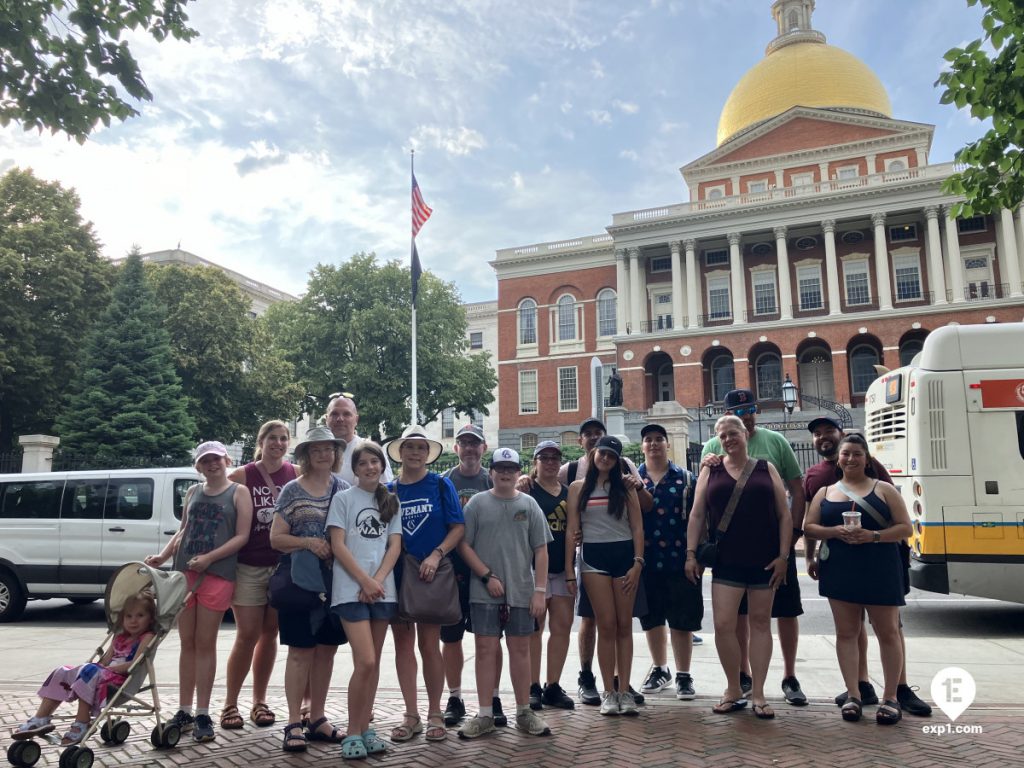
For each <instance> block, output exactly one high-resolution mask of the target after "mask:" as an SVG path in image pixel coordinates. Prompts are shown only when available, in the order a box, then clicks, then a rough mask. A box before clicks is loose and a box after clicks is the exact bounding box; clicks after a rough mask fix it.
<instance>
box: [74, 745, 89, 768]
mask: <svg viewBox="0 0 1024 768" xmlns="http://www.w3.org/2000/svg"><path fill="white" fill-rule="evenodd" d="M94 759H95V758H94V757H93V754H92V750H91V749H89V748H88V747H79V748H78V751H77V752H75V754H74V756H73V757H72V758H71V760H70V761H69V763H70V765H69V768H92V763H93V760H94Z"/></svg>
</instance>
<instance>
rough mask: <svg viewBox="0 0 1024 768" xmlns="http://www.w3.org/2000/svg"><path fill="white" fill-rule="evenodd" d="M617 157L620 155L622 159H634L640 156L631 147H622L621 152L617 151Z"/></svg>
mask: <svg viewBox="0 0 1024 768" xmlns="http://www.w3.org/2000/svg"><path fill="white" fill-rule="evenodd" d="M619 157H621V158H622V159H623V160H633V161H635V160H638V159H639V157H640V156H639V155H638V154H637V153H636V152H635V151H633V150H632V149H624V150H622V151H621V152H619Z"/></svg>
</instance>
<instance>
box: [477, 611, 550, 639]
mask: <svg viewBox="0 0 1024 768" xmlns="http://www.w3.org/2000/svg"><path fill="white" fill-rule="evenodd" d="M505 611H508V617H507V618H505V620H504V623H503V622H502V618H503V614H504V612H505ZM469 614H470V616H471V617H472V622H473V634H474V635H479V636H481V637H501V636H502V635H503V634H504V635H507V636H509V637H525V636H527V635H532V634H533V633H534V632H536V631H537V622H536V621H534V620H533V616H531V615H530V609H529V608H512V607H509V606H506V605H501V604H498V603H470V604H469Z"/></svg>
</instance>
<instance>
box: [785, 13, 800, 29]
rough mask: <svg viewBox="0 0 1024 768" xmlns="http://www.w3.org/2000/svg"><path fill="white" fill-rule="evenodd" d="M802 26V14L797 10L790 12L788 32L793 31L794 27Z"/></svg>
mask: <svg viewBox="0 0 1024 768" xmlns="http://www.w3.org/2000/svg"><path fill="white" fill-rule="evenodd" d="M799 28H800V15H799V14H798V13H797V12H796V11H790V12H789V29H788V30H786V31H787V32H792V31H793V30H794V29H799Z"/></svg>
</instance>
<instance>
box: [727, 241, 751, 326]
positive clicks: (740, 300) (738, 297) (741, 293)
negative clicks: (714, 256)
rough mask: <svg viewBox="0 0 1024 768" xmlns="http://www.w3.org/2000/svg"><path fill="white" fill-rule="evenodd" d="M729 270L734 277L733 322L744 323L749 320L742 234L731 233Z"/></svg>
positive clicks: (734, 323)
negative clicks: (746, 317)
mask: <svg viewBox="0 0 1024 768" xmlns="http://www.w3.org/2000/svg"><path fill="white" fill-rule="evenodd" d="M729 270H730V274H731V277H732V291H731V293H732V324H733V325H744V324H745V323H746V322H747V321H746V319H745V317H744V312H746V309H747V283H746V275H744V274H743V255H742V254H741V253H740V234H739V233H738V232H730V233H729Z"/></svg>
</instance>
